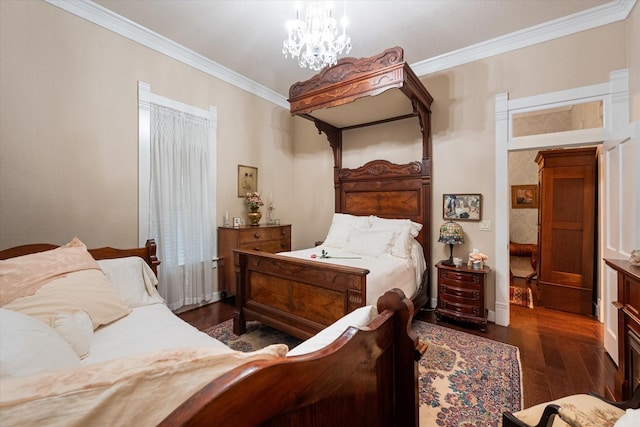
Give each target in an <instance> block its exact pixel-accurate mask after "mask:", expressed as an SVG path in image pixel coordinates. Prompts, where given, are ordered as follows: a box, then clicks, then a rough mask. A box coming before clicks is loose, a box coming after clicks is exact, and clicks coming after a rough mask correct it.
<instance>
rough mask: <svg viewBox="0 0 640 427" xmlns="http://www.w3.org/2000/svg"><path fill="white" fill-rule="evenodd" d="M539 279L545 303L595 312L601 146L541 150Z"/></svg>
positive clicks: (578, 310)
mask: <svg viewBox="0 0 640 427" xmlns="http://www.w3.org/2000/svg"><path fill="white" fill-rule="evenodd" d="M536 162H537V163H538V185H539V190H540V196H539V197H540V199H539V210H538V248H539V261H538V283H539V285H540V288H541V291H542V305H544V306H545V307H548V308H553V309H557V310H563V311H568V312H572V313H579V314H585V315H592V314H593V312H594V291H595V286H594V283H595V279H596V275H595V266H596V262H595V254H596V200H597V182H598V180H597V147H588V148H577V149H557V150H547V151H540V152H539V153H538V155H537V156H536Z"/></svg>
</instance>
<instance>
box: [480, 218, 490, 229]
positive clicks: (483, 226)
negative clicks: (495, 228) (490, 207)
mask: <svg viewBox="0 0 640 427" xmlns="http://www.w3.org/2000/svg"><path fill="white" fill-rule="evenodd" d="M480 231H491V221H489V220H488V219H487V220H484V221H480Z"/></svg>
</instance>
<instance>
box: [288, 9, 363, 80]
mask: <svg viewBox="0 0 640 427" xmlns="http://www.w3.org/2000/svg"><path fill="white" fill-rule="evenodd" d="M346 28H347V18H346V16H343V18H342V34H340V32H339V30H338V24H337V22H336V20H335V18H333V16H332V14H331V6H330V4H328V3H327V2H312V3H310V4H309V5H308V7H307V10H306V14H305V19H304V21H303V20H301V19H300V10H299V9H298V10H297V11H296V19H291V20H289V21H287V31H288V33H289V37H287V39H285V41H284V42H283V43H282V53H284V56H285V58H287V54H291V56H292V57H294V58H295V57H296V56H297V57H298V65H300V67H301V68H305V67H308V68H311V69H312V70H316V71H318V70H320V69H322V68H323V67H325V66H327V65H333V64H335V63H336V62H337V61H338V54H341V53H342V51H343V50H345V49H346V51H345V54H346V53H349V51H350V50H351V37H349V36H348V35H347V31H346Z"/></svg>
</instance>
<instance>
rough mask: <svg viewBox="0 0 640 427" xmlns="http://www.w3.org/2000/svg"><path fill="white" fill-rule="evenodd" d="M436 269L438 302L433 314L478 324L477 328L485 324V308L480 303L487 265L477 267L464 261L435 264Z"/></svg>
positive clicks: (482, 297)
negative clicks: (472, 266)
mask: <svg viewBox="0 0 640 427" xmlns="http://www.w3.org/2000/svg"><path fill="white" fill-rule="evenodd" d="M436 268H437V269H438V306H437V307H436V318H437V319H438V320H440V319H441V318H442V317H443V316H446V317H449V318H452V319H457V320H462V321H465V322H472V323H478V324H480V329H481V330H482V331H485V330H486V328H487V311H488V310H487V308H486V307H485V304H484V291H485V283H486V276H487V273H489V268H488V267H484V268H482V269H480V270H474V269H472V268H468V267H467V266H466V265H463V266H461V267H456V266H454V265H445V264H442V263H438V264H436Z"/></svg>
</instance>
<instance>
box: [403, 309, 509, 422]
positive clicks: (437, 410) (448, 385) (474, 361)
mask: <svg viewBox="0 0 640 427" xmlns="http://www.w3.org/2000/svg"><path fill="white" fill-rule="evenodd" d="M413 330H414V331H415V332H416V333H417V334H418V335H419V336H420V339H421V340H424V341H425V342H427V343H428V344H429V347H428V348H427V351H426V352H425V354H424V356H423V357H422V359H420V362H419V367H418V369H419V373H420V378H419V381H418V385H419V387H420V425H422V426H431V425H437V426H451V427H453V426H456V427H458V426H475V427H481V426H499V425H501V423H502V413H503V412H504V411H510V412H515V411H519V410H520V409H521V408H522V368H521V364H520V350H519V349H518V347H515V346H512V345H508V344H504V343H501V342H498V341H493V340H490V339H488V338H484V337H481V336H476V335H472V334H468V333H465V332H460V331H456V330H454V329H449V328H445V327H442V326H438V325H434V324H431V323H426V322H421V321H418V320H414V322H413Z"/></svg>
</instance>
